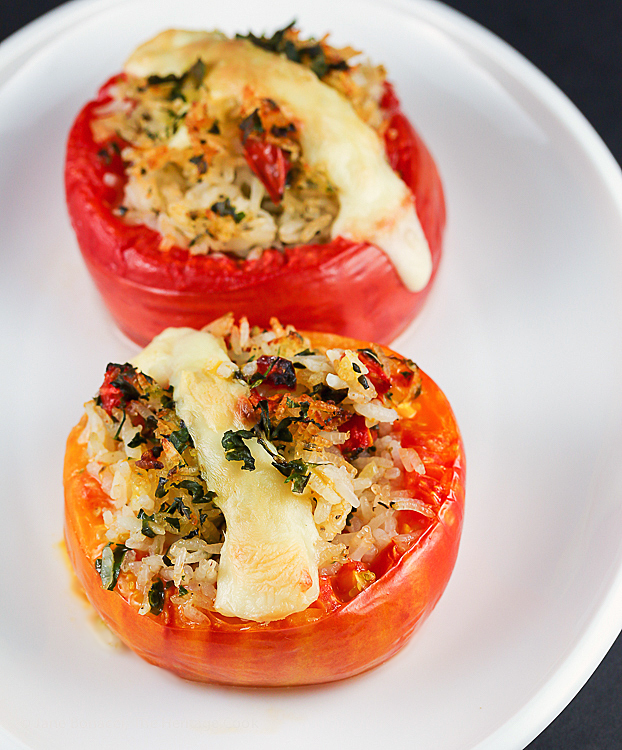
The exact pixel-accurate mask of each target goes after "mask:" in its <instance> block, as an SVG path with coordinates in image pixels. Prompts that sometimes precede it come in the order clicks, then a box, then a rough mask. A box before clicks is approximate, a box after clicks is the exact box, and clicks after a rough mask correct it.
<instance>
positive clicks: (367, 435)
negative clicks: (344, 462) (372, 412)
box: [339, 414, 374, 453]
mask: <svg viewBox="0 0 622 750" xmlns="http://www.w3.org/2000/svg"><path fill="white" fill-rule="evenodd" d="M339 431H340V432H349V433H350V437H349V438H348V439H347V440H346V442H345V443H342V444H341V445H340V446H339V447H340V448H341V452H342V453H353V452H354V451H361V450H363V449H364V448H369V446H370V445H373V442H374V441H373V439H372V436H371V432H370V431H369V427H368V426H367V425H366V424H365V417H364V416H362V415H361V414H355V415H354V416H353V417H350V419H348V421H347V422H344V423H343V424H342V425H340V427H339Z"/></svg>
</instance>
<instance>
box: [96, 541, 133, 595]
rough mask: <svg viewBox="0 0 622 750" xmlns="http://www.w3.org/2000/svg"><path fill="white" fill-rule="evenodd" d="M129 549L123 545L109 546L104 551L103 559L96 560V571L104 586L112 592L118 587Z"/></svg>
mask: <svg viewBox="0 0 622 750" xmlns="http://www.w3.org/2000/svg"><path fill="white" fill-rule="evenodd" d="M127 551H128V550H127V547H125V546H124V545H123V544H115V545H114V549H113V545H112V544H107V545H106V546H105V547H104V549H103V550H102V554H101V557H99V558H98V559H97V560H95V570H96V571H97V572H98V573H99V575H100V578H101V579H102V586H103V587H104V588H105V589H108V591H112V590H113V589H114V587H115V586H116V585H117V580H118V579H119V572H120V571H121V563H122V562H123V558H124V557H125V553H126V552H127Z"/></svg>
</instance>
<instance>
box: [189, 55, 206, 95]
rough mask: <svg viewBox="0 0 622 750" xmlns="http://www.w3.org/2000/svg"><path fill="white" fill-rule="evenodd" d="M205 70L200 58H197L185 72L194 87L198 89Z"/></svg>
mask: <svg viewBox="0 0 622 750" xmlns="http://www.w3.org/2000/svg"><path fill="white" fill-rule="evenodd" d="M205 70H206V68H205V63H204V62H203V60H201V58H199V59H198V60H197V61H196V62H195V63H194V65H193V66H192V67H191V68H190V70H189V71H188V72H187V73H186V75H187V76H188V78H189V79H190V81H191V82H192V83H193V84H194V87H195V89H198V88H199V86H200V85H201V84H202V83H203V79H204V78H205Z"/></svg>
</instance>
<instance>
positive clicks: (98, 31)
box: [0, 0, 622, 750]
mask: <svg viewBox="0 0 622 750" xmlns="http://www.w3.org/2000/svg"><path fill="white" fill-rule="evenodd" d="M60 14H62V15H60ZM294 16H295V17H296V18H297V19H298V21H299V24H300V26H302V28H303V29H304V30H305V32H309V33H314V34H316V35H321V34H322V33H323V32H324V31H326V30H327V29H330V30H332V32H333V38H334V41H335V42H336V43H337V44H340V43H344V44H345V43H349V42H351V43H353V44H354V45H356V46H360V48H362V49H365V50H366V51H367V52H368V53H369V54H370V56H371V57H372V58H373V59H374V60H376V61H382V62H384V63H385V64H386V65H387V67H388V68H389V71H390V74H391V77H392V78H393V79H394V81H395V82H396V84H397V89H398V91H399V93H400V95H401V97H402V99H403V103H404V105H405V109H406V110H407V111H408V112H409V113H410V115H411V117H412V119H413V121H414V122H415V123H416V124H417V126H418V128H419V130H420V132H421V133H422V134H423V136H424V138H425V140H426V141H427V143H428V145H429V146H430V148H431V150H432V152H433V153H434V154H435V156H436V159H437V161H438V164H439V165H440V169H441V172H442V176H443V179H444V184H445V188H446V195H447V198H448V209H449V226H448V232H447V241H446V252H445V260H444V263H443V266H442V271H441V273H440V276H439V278H438V283H437V287H436V289H435V291H434V293H433V295H432V297H431V299H430V300H429V304H428V306H427V308H426V309H425V310H424V312H423V314H422V315H421V316H420V318H419V320H418V321H417V322H416V323H415V325H414V326H413V327H412V329H411V330H410V331H409V332H408V333H407V334H406V335H405V336H403V337H401V339H400V340H399V341H398V342H396V348H397V349H399V350H400V351H403V352H404V353H405V354H408V355H410V356H412V357H413V358H415V359H416V360H417V361H418V362H419V364H420V365H421V366H422V367H423V368H424V369H425V370H426V371H427V372H429V373H430V374H431V375H432V376H433V377H434V378H435V379H436V380H437V381H438V382H439V384H440V385H441V386H442V387H443V388H444V390H445V391H446V393H447V394H448V396H449V397H450V400H451V401H452V403H453V405H454V408H455V411H456V413H457V416H458V419H459V421H460V423H461V426H462V429H463V434H464V439H465V443H466V449H467V458H468V492H467V517H466V524H465V529H464V536H463V544H462V548H461V552H460V555H459V559H458V564H457V567H456V570H455V573H454V577H453V578H452V580H451V582H450V585H449V587H448V589H447V592H446V594H445V596H444V597H443V599H442V600H441V602H440V604H439V605H438V607H437V609H436V610H435V611H434V613H433V614H432V616H431V617H430V618H429V620H428V621H427V622H426V623H425V625H424V626H423V628H422V629H421V630H420V631H419V633H418V634H417V635H416V636H415V638H414V639H413V641H412V642H411V643H410V645H409V646H408V647H407V648H406V649H405V650H404V651H403V652H402V653H401V654H399V655H398V656H397V657H396V658H394V659H393V660H391V661H390V662H389V663H388V664H386V665H385V666H383V667H381V668H379V669H377V670H375V671H373V672H371V673H369V674H366V675H364V676H362V677H359V678H356V679H353V680H350V681H346V682H344V683H341V684H337V685H333V686H329V687H321V688H308V689H302V690H298V689H296V690H270V691H261V690H235V689H223V688H220V687H210V686H201V685H194V684H190V683H186V682H183V681H181V680H179V679H177V678H175V677H173V676H171V675H169V674H167V673H166V672H162V671H160V670H158V669H156V668H154V667H151V666H149V665H147V664H146V663H144V662H142V661H141V660H140V659H138V658H137V657H135V656H134V655H133V654H132V653H131V652H129V651H128V650H126V649H123V648H114V647H111V646H107V645H105V644H103V643H102V642H101V640H100V639H98V637H97V634H96V631H95V629H94V627H93V626H92V624H91V620H90V616H89V613H88V609H87V608H86V607H85V606H84V605H83V604H82V603H81V601H80V600H79V599H78V598H77V597H76V596H75V595H74V594H73V593H72V591H71V584H70V577H69V575H68V572H67V569H66V567H65V563H64V560H63V557H62V553H61V544H60V543H61V539H62V488H61V466H62V458H63V450H64V440H65V436H66V434H67V433H68V431H69V429H70V427H71V426H72V425H73V424H74V423H75V422H76V421H77V420H78V418H79V416H80V412H81V405H82V403H83V401H85V400H86V399H87V398H89V397H90V396H91V395H92V393H93V392H94V391H95V389H96V388H97V386H98V384H99V382H100V380H101V375H102V372H103V368H104V367H105V365H106V363H107V362H108V361H124V360H125V359H126V358H127V357H129V356H131V355H132V353H133V351H134V350H133V348H132V347H131V346H130V345H129V344H128V343H127V342H126V341H124V340H123V339H122V337H121V336H120V335H119V334H117V333H116V331H115V330H114V328H113V326H112V324H111V323H110V321H109V319H108V317H107V315H106V313H105V312H104V310H103V309H102V307H101V305H100V303H99V300H98V298H97V295H96V293H95V291H94V289H93V287H92V285H91V282H90V279H89V277H88V276H87V273H86V271H85V269H84V267H83V265H82V262H81V259H80V257H79V254H78V251H77V248H76V244H75V241H74V238H73V235H72V232H71V229H70V226H69V222H68V220H67V217H66V213H65V208H64V202H63V186H62V168H63V151H64V143H65V138H66V134H67V131H68V129H69V126H70V124H71V121H72V118H73V117H74V116H75V114H76V113H77V111H78V109H79V108H80V106H81V105H82V104H83V102H84V101H86V100H87V99H88V98H89V97H90V96H92V94H93V93H94V92H95V90H96V89H97V87H98V85H99V84H100V83H101V82H103V81H104V80H105V79H106V78H107V77H108V76H109V74H111V73H113V72H115V71H116V70H118V69H119V68H120V66H121V64H122V61H123V60H124V58H125V56H126V55H127V53H128V52H129V51H130V50H131V49H132V48H133V47H134V46H135V45H136V44H137V43H138V42H140V41H142V40H144V39H145V38H147V37H149V36H150V35H151V34H152V33H154V32H156V31H158V30H161V29H162V28H164V27H168V26H172V25H176V26H182V27H183V26H191V27H199V28H201V27H203V28H211V27H219V28H221V29H223V30H224V31H227V32H234V31H236V30H241V31H246V30H248V29H252V30H254V31H255V32H258V31H262V30H270V31H271V30H274V29H275V28H277V27H279V26H281V25H285V24H286V23H288V22H289V21H290V20H291V19H292V18H293V17H294ZM0 50H1V52H2V54H1V55H0V81H4V84H3V86H2V88H0V205H1V206H2V212H1V215H2V227H1V229H0V241H1V243H2V244H1V258H2V270H1V273H0V284H1V286H2V294H1V296H0V309H1V311H2V316H1V325H2V338H1V339H0V341H1V343H2V346H3V366H2V391H1V392H2V394H3V408H4V413H5V419H3V420H2V425H3V449H2V469H1V474H0V476H1V478H2V492H1V495H0V498H1V499H0V503H1V513H2V519H3V524H4V527H5V529H6V531H7V532H8V533H5V534H4V535H3V536H4V540H3V544H2V548H1V549H2V576H0V601H2V607H1V608H0V674H2V681H1V684H0V726H1V730H0V744H2V743H4V744H3V747H4V746H6V747H9V748H14V747H15V748H17V747H29V748H46V749H49V748H63V749H65V748H80V749H81V748H85V747H88V748H89V749H91V750H97V749H98V748H110V747H154V748H160V747H171V748H179V747H185V746H188V747H208V746H210V747H211V746H215V745H218V746H220V747H226V748H247V747H249V746H250V747H253V748H273V747H286V746H295V747H297V748H311V747H313V748H315V747H317V746H320V747H323V748H337V747H339V748H341V747H344V746H345V745H347V746H355V745H359V746H362V747H370V746H371V745H372V743H373V744H377V743H382V745H383V746H396V745H399V746H407V747H413V748H415V747H416V748H417V750H471V749H473V748H478V750H493V749H499V750H507V749H510V748H522V747H524V745H526V744H527V743H528V742H529V741H530V740H531V739H532V738H533V737H535V736H536V735H537V734H538V732H539V731H541V729H542V728H543V727H544V726H545V725H546V724H547V723H548V722H549V721H551V720H552V719H553V718H554V716H555V715H556V714H557V713H558V712H559V711H560V710H561V709H562V708H563V707H564V706H565V705H566V703H568V702H569V700H570V699H571V698H572V697H573V695H574V694H575V693H576V692H577V691H578V690H579V688H580V687H581V685H582V684H583V683H584V682H585V680H586V679H587V678H588V677H589V675H590V674H591V672H592V671H593V670H594V668H595V667H596V665H597V664H598V662H599V661H600V659H601V658H602V656H603V655H604V654H605V652H606V651H607V649H608V648H609V646H610V645H611V643H612V642H613V640H614V639H615V637H616V635H617V633H618V632H619V629H620V626H621V624H622V573H621V570H622V546H621V545H620V543H619V540H620V538H621V537H622V503H620V500H619V498H620V492H621V491H622V472H621V469H620V462H619V460H618V456H619V453H620V449H622V440H621V434H620V425H622V420H621V412H622V403H621V399H620V388H619V377H620V372H621V371H622V347H621V346H620V342H621V341H622V336H621V327H622V309H621V307H622V303H621V298H622V295H619V289H620V288H622V262H621V260H622V255H621V252H620V247H621V245H622V200H621V196H622V180H621V179H620V174H619V170H618V168H617V165H616V164H615V162H614V161H613V159H612V157H611V156H610V155H609V153H608V152H607V151H606V149H605V147H604V146H603V144H602V143H601V142H600V140H599V139H598V137H597V136H596V135H595V134H594V132H593V131H592V130H591V128H590V127H589V125H587V123H586V122H585V121H584V120H583V118H582V117H581V115H580V114H579V113H578V112H577V111H576V110H575V109H574V108H573V106H572V105H571V104H570V103H569V102H568V101H567V100H566V99H565V98H564V97H563V95H562V94H560V92H559V91H558V90H557V89H555V88H554V87H553V86H552V84H551V83H550V82H549V81H547V80H546V79H545V78H544V77H543V76H542V75H541V74H540V73H538V72H537V71H536V70H535V69H534V68H533V67H532V66H531V65H529V64H528V63H527V62H526V61H525V60H524V59H522V58H521V57H520V56H519V55H517V54H516V53H515V52H514V51H512V50H511V49H509V48H508V47H507V46H505V45H504V44H502V43H501V42H500V41H499V40H497V39H496V38H494V37H493V36H492V35H491V34H489V33H487V32H485V31H484V30H482V29H481V28H479V27H478V26H476V25H475V24H473V23H472V22H470V21H468V20H466V19H465V18H463V17H462V16H460V15H458V14H457V13H455V12H453V11H451V10H449V9H447V8H446V7H444V6H441V5H438V4H435V3H430V2H423V1H419V2H414V1H412V2H408V1H406V0H404V1H403V2H397V1H395V2H369V1H366V0H346V1H344V0H342V2H340V3H335V2H333V1H332V0H314V2H313V3H307V2H303V1H302V0H298V1H297V2H292V0H276V1H274V0H273V2H271V4H270V8H269V11H268V10H267V5H266V4H264V3H257V2H253V1H252V0H244V1H243V2H237V3H228V4H227V3H217V2H215V1H214V0H177V1H176V2H175V3H170V2H168V1H167V2H164V1H163V0H149V2H148V1H147V0H143V1H142V2H141V1H139V0H129V1H125V2H119V1H118V0H116V1H115V0H103V1H102V0H100V1H99V2H97V1H96V2H88V1H86V2H85V0H82V2H79V3H74V4H73V5H69V6H66V7H64V8H63V9H61V11H58V12H56V13H54V14H52V15H51V16H48V17H46V18H44V19H42V20H40V21H39V22H37V24H36V25H35V26H33V27H29V28H27V29H26V30H24V31H22V32H20V34H19V35H18V36H17V37H15V38H13V39H12V40H9V42H8V43H7V44H5V45H4V46H3V47H2V48H0Z"/></svg>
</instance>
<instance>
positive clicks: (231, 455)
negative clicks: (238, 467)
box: [222, 430, 255, 471]
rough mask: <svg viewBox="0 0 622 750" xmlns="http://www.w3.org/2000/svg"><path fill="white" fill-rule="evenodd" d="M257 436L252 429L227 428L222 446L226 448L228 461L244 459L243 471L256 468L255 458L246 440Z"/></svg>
mask: <svg viewBox="0 0 622 750" xmlns="http://www.w3.org/2000/svg"><path fill="white" fill-rule="evenodd" d="M252 437H255V433H254V432H253V431H252V430H237V431H235V430H227V432H225V434H224V435H223V437H222V447H223V448H224V449H225V458H226V459H227V461H242V462H243V466H242V470H243V471H254V470H255V459H254V458H253V454H252V453H251V451H250V448H249V447H248V446H247V445H246V443H245V442H244V441H245V440H249V439H250V438H252Z"/></svg>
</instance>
